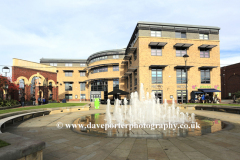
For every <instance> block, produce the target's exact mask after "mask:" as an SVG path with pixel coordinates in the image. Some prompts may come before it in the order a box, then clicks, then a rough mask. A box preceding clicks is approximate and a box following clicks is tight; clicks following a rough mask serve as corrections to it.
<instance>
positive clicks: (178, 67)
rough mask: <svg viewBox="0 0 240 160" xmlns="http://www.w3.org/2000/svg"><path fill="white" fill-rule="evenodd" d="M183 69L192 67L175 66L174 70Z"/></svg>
mask: <svg viewBox="0 0 240 160" xmlns="http://www.w3.org/2000/svg"><path fill="white" fill-rule="evenodd" d="M185 67H187V69H189V68H191V67H193V66H175V67H174V68H175V69H185Z"/></svg>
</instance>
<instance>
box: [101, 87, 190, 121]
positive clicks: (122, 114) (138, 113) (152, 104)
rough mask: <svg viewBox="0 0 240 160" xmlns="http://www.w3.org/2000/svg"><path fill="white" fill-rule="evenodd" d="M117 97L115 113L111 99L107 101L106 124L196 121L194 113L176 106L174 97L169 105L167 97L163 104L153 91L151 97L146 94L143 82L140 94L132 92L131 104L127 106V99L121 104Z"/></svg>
mask: <svg viewBox="0 0 240 160" xmlns="http://www.w3.org/2000/svg"><path fill="white" fill-rule="evenodd" d="M118 101H119V100H118V99H116V101H115V106H114V111H113V115H111V114H110V109H111V108H110V100H108V101H107V108H106V118H105V119H106V124H112V123H120V124H133V123H136V124H143V123H144V124H164V123H177V124H179V123H194V122H195V115H194V113H192V114H191V115H189V114H188V113H183V112H180V109H179V107H176V104H175V100H174V98H173V100H172V104H171V105H168V103H167V100H166V99H165V101H164V103H163V104H160V103H159V99H157V100H156V98H155V94H154V93H153V92H152V93H151V97H149V93H148V92H147V93H146V99H145V94H144V88H143V84H142V83H141V87H140V96H139V97H138V93H137V92H134V93H131V99H130V105H129V106H127V100H126V98H125V99H124V105H120V104H119V102H118Z"/></svg>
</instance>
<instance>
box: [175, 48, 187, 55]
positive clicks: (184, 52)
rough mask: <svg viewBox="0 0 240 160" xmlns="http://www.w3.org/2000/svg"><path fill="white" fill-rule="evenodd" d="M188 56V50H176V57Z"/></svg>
mask: <svg viewBox="0 0 240 160" xmlns="http://www.w3.org/2000/svg"><path fill="white" fill-rule="evenodd" d="M185 54H187V49H186V48H178V47H177V48H176V56H177V57H182V56H183V55H185Z"/></svg>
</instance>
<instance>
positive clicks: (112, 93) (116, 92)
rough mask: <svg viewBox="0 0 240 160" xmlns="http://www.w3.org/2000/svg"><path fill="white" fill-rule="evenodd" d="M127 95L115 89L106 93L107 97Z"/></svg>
mask: <svg viewBox="0 0 240 160" xmlns="http://www.w3.org/2000/svg"><path fill="white" fill-rule="evenodd" d="M127 94H129V93H128V92H125V91H123V90H120V89H116V90H114V91H112V92H109V93H108V95H127Z"/></svg>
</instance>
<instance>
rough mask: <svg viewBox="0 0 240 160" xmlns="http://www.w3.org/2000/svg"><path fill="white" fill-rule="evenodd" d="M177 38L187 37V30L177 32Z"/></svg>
mask: <svg viewBox="0 0 240 160" xmlns="http://www.w3.org/2000/svg"><path fill="white" fill-rule="evenodd" d="M175 37H176V38H187V36H186V32H175Z"/></svg>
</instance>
